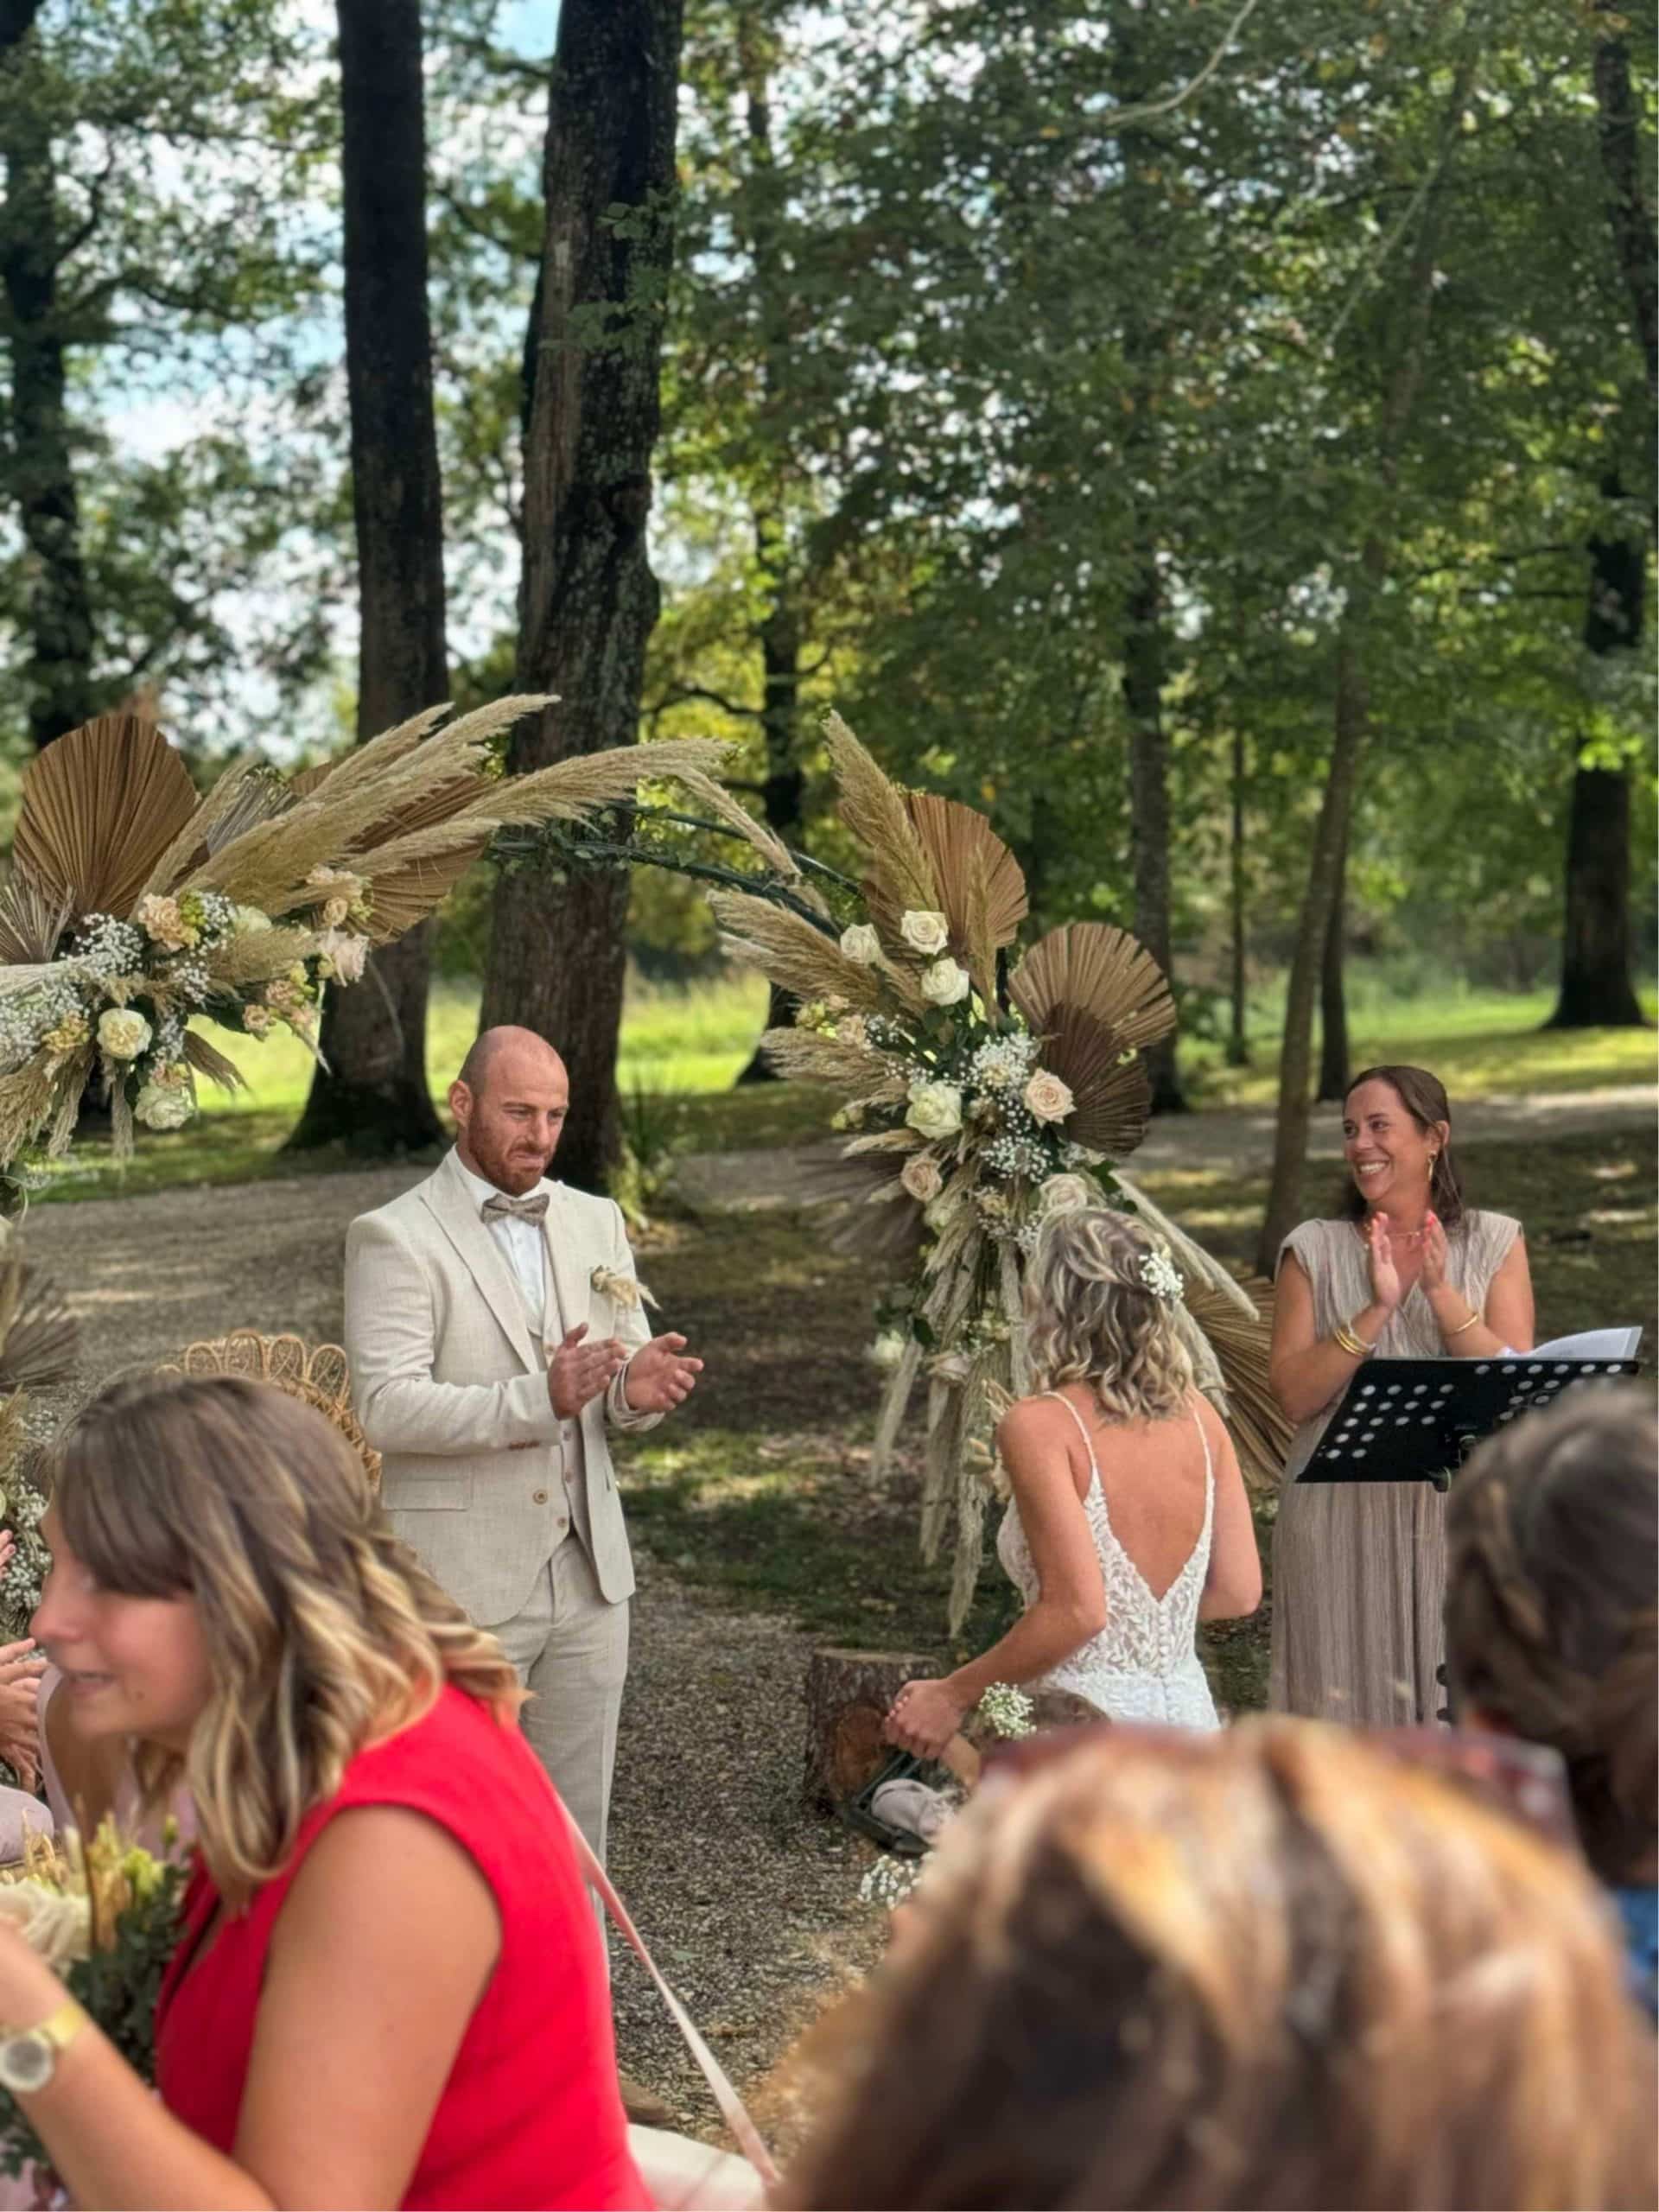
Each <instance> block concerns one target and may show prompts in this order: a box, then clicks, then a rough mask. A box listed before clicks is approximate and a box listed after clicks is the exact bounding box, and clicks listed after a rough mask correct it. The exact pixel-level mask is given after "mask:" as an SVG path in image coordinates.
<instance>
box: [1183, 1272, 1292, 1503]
mask: <svg viewBox="0 0 1659 2212" xmlns="http://www.w3.org/2000/svg"><path fill="white" fill-rule="evenodd" d="M1182 1281H1183V1284H1184V1285H1185V1291H1184V1295H1185V1301H1186V1310H1187V1312H1188V1313H1190V1314H1191V1315H1192V1319H1194V1320H1195V1321H1196V1322H1197V1323H1198V1326H1199V1328H1200V1329H1202V1330H1203V1332H1204V1333H1205V1336H1206V1337H1207V1338H1209V1340H1210V1345H1211V1350H1212V1351H1214V1353H1215V1355H1216V1359H1217V1364H1218V1365H1219V1367H1220V1369H1221V1379H1222V1383H1223V1385H1224V1389H1225V1390H1226V1393H1227V1427H1228V1431H1229V1433H1230V1435H1231V1437H1232V1440H1233V1444H1234V1447H1235V1449H1236V1451H1237V1453H1238V1463H1239V1465H1240V1466H1241V1467H1242V1468H1243V1471H1244V1474H1245V1476H1246V1478H1247V1479H1248V1480H1249V1482H1250V1484H1251V1485H1252V1486H1253V1487H1254V1488H1255V1489H1257V1490H1266V1491H1273V1490H1276V1489H1277V1488H1278V1486H1279V1483H1280V1481H1281V1478H1282V1476H1283V1474H1284V1471H1285V1458H1286V1454H1287V1452H1288V1451H1289V1449H1290V1442H1291V1439H1292V1437H1293V1436H1294V1433H1295V1430H1294V1427H1293V1425H1292V1423H1291V1422H1290V1421H1287V1419H1286V1418H1285V1415H1284V1414H1283V1413H1282V1412H1281V1409H1280V1406H1279V1402H1278V1400H1277V1399H1276V1398H1275V1397H1274V1395H1273V1391H1272V1389H1270V1387H1269V1385H1268V1347H1269V1344H1270V1343H1271V1341H1272V1336H1273V1323H1272V1319H1271V1315H1272V1306H1273V1286H1272V1284H1271V1283H1269V1282H1266V1281H1262V1279H1261V1278H1259V1277H1255V1278H1252V1279H1251V1280H1250V1281H1249V1282H1248V1283H1245V1284H1243V1285H1241V1287H1242V1288H1243V1290H1244V1291H1245V1292H1246V1294H1247V1295H1248V1296H1249V1297H1250V1299H1251V1300H1252V1301H1253V1302H1254V1304H1255V1306H1256V1308H1257V1311H1256V1313H1255V1315H1254V1317H1251V1316H1249V1315H1246V1314H1244V1313H1241V1312H1240V1311H1239V1308H1238V1306H1237V1304H1236V1301H1235V1300H1233V1299H1232V1298H1230V1296H1229V1295H1228V1294H1227V1293H1226V1292H1225V1291H1223V1290H1220V1289H1218V1288H1217V1287H1216V1285H1215V1284H1214V1283H1213V1282H1211V1281H1207V1280H1205V1279H1202V1278H1200V1277H1198V1276H1197V1275H1190V1274H1187V1273H1186V1272H1185V1269H1183V1270H1182Z"/></svg>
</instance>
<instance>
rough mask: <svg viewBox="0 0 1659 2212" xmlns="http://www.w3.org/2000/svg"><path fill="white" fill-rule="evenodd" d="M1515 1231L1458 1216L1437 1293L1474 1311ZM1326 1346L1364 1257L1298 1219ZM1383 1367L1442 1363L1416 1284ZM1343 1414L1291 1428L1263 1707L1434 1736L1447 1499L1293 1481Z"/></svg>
mask: <svg viewBox="0 0 1659 2212" xmlns="http://www.w3.org/2000/svg"><path fill="white" fill-rule="evenodd" d="M1520 1227H1521V1224H1520V1223H1519V1222H1517V1221H1513V1220H1511V1219H1510V1217H1509V1216H1508V1215H1507V1214H1501V1213H1465V1216H1464V1217H1463V1219H1462V1220H1461V1221H1460V1222H1459V1224H1458V1226H1457V1228H1456V1230H1453V1231H1452V1233H1451V1234H1450V1235H1449V1236H1448V1237H1447V1239H1446V1243H1447V1246H1448V1252H1447V1260H1446V1281H1448V1282H1450V1283H1452V1284H1453V1285H1455V1287H1457V1288H1458V1289H1459V1290H1460V1291H1461V1292H1462V1293H1463V1294H1464V1296H1465V1298H1466V1299H1467V1300H1468V1301H1469V1303H1470V1306H1471V1307H1472V1308H1473V1310H1474V1311H1475V1312H1477V1313H1478V1312H1480V1311H1481V1309H1482V1308H1483V1307H1484V1305H1485V1303H1486V1294H1487V1292H1488V1291H1489V1290H1490V1289H1491V1283H1492V1277H1493V1276H1494V1275H1495V1274H1497V1271H1498V1269H1499V1268H1500V1267H1501V1266H1502V1265H1503V1260H1504V1257H1505V1255H1506V1254H1507V1253H1508V1251H1509V1249H1510V1246H1511V1245H1512V1244H1513V1243H1514V1242H1515V1240H1516V1236H1517V1235H1518V1234H1519V1232H1520ZM1287 1252H1294V1254H1295V1255H1296V1257H1297V1258H1298V1259H1299V1260H1300V1262H1301V1263H1302V1266H1303V1268H1305V1270H1306V1274H1307V1279H1308V1281H1309V1282H1310V1283H1311V1284H1312V1285H1313V1326H1314V1330H1315V1332H1316V1333H1317V1334H1318V1335H1319V1336H1321V1337H1328V1336H1329V1335H1330V1334H1331V1332H1332V1329H1334V1328H1335V1327H1336V1325H1337V1324H1338V1322H1339V1321H1345V1320H1347V1319H1349V1318H1350V1317H1351V1315H1352V1314H1354V1313H1358V1312H1359V1311H1360V1309H1361V1308H1362V1307H1363V1306H1369V1305H1370V1299H1371V1288H1370V1270H1369V1268H1368V1266H1367V1263H1366V1257H1365V1246H1364V1243H1363V1240H1362V1238H1361V1237H1360V1236H1359V1235H1358V1234H1357V1231H1356V1229H1355V1226H1354V1224H1352V1223H1351V1222H1349V1221H1305V1222H1304V1223H1303V1224H1301V1226H1300V1229H1294V1230H1292V1231H1291V1233H1290V1235H1289V1236H1287V1237H1286V1239H1285V1241H1284V1243H1283V1245H1282V1246H1281V1249H1280V1255H1279V1258H1280V1264H1281V1266H1282V1265H1283V1263H1284V1256H1285V1254H1286V1253H1287ZM1376 1348H1377V1351H1378V1353H1379V1355H1380V1356H1381V1357H1383V1358H1385V1359H1440V1358H1443V1357H1446V1347H1445V1345H1444V1344H1442V1343H1441V1341H1440V1330H1439V1328H1438V1327H1437V1326H1436V1325H1435V1321H1434V1314H1433V1308H1432V1307H1431V1306H1430V1305H1429V1302H1428V1300H1427V1296H1426V1295H1425V1294H1424V1293H1423V1291H1422V1289H1421V1286H1420V1285H1417V1284H1413V1286H1412V1288H1411V1292H1410V1294H1409V1295H1408V1297H1407V1298H1406V1299H1404V1300H1402V1303H1401V1305H1400V1306H1399V1308H1398V1309H1397V1311H1396V1312H1395V1313H1394V1314H1393V1315H1392V1316H1391V1318H1390V1319H1389V1325H1388V1326H1387V1328H1386V1329H1384V1330H1383V1334H1382V1335H1381V1337H1380V1338H1378V1339H1377V1347H1376ZM1339 1402H1340V1394H1338V1398H1336V1399H1333V1400H1332V1402H1331V1404H1330V1405H1328V1406H1327V1407H1325V1409H1324V1411H1323V1412H1322V1413H1319V1414H1314V1416H1313V1419H1312V1420H1311V1421H1304V1422H1303V1423H1302V1425H1301V1427H1300V1428H1299V1429H1298V1430H1297V1432H1296V1434H1295V1437H1294V1440H1293V1442H1292V1445H1291V1448H1290V1456H1289V1458H1288V1459H1287V1461H1286V1463H1285V1484H1284V1489H1283V1491H1281V1494H1280V1499H1279V1520H1278V1526H1277V1529H1276V1530H1275V1532H1274V1543H1273V1669H1272V1678H1271V1682H1270V1686H1269V1689H1268V1703H1269V1705H1270V1706H1271V1707H1272V1708H1273V1710H1274V1712H1275V1713H1303V1714H1306V1715H1307V1716H1309V1717H1311V1718H1313V1719H1319V1720H1340V1721H1344V1722H1346V1723H1348V1724H1349V1725H1351V1726H1367V1727H1395V1728H1399V1727H1412V1726H1429V1725H1432V1724H1433V1721H1434V1719H1435V1718H1436V1716H1437V1714H1438V1713H1439V1711H1440V1707H1442V1706H1443V1705H1444V1704H1445V1703H1446V1691H1445V1688H1443V1687H1442V1685H1441V1684H1440V1681H1438V1679H1437V1676H1436V1670H1437V1669H1438V1668H1439V1666H1440V1662H1441V1660H1442V1658H1443V1657H1444V1656H1445V1651H1446V1645H1445V1639H1444V1631H1443V1628H1442V1624H1441V1618H1440V1609H1441V1606H1442V1604H1443V1602H1444V1599H1445V1594H1446V1497H1445V1495H1444V1493H1443V1492H1441V1491H1437V1490H1436V1489H1435V1488H1434V1485H1433V1484H1432V1483H1427V1482H1425V1483H1299V1482H1298V1481H1297V1480H1296V1477H1297V1476H1298V1475H1299V1474H1300V1471H1301V1470H1302V1468H1303V1467H1305V1466H1306V1464H1307V1462H1308V1460H1309V1459H1311V1458H1312V1457H1313V1450H1314V1447H1315V1446H1316V1445H1317V1444H1318V1443H1319V1439H1320V1437H1321V1436H1322V1435H1323V1434H1324V1433H1325V1424H1326V1422H1327V1421H1329V1420H1330V1418H1331V1416H1332V1413H1334V1412H1335V1410H1336V1408H1337V1405H1338V1403H1339Z"/></svg>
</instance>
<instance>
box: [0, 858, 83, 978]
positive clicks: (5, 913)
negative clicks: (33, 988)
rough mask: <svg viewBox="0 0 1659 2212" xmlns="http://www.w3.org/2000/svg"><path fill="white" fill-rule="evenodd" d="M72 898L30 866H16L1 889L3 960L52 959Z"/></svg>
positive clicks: (0, 956) (25, 962) (0, 950)
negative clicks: (31, 871)
mask: <svg viewBox="0 0 1659 2212" xmlns="http://www.w3.org/2000/svg"><path fill="white" fill-rule="evenodd" d="M71 903H72V902H71V901H70V900H69V899H67V898H66V897H65V896H64V894H63V893H61V892H59V891H53V890H49V889H48V887H47V886H46V885H45V884H43V883H41V882H40V881H39V880H37V879H36V878H35V876H32V875H31V874H29V871H28V869H27V868H18V867H17V866H16V865H15V864H14V865H13V868H12V870H11V873H10V875H8V877H7V878H6V882H5V887H4V888H3V890H0V962H4V963H7V964H8V965H13V966H17V967H23V968H28V967H34V966H36V965H37V964H39V963H43V962H47V961H49V960H50V959H51V957H52V956H53V954H54V952H55V951H56V950H57V949H58V940H59V938H60V937H61V936H62V935H63V932H64V929H65V926H66V925H67V922H68V919H69V910H70V906H71Z"/></svg>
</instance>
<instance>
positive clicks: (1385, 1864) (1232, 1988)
mask: <svg viewBox="0 0 1659 2212" xmlns="http://www.w3.org/2000/svg"><path fill="white" fill-rule="evenodd" d="M1013 1764H1014V1767H1015V1769H1016V1772H1015V1774H1014V1777H1013V1778H1012V1779H1007V1778H1004V1779H1001V1780H998V1779H997V1778H996V1777H995V1771H994V1772H993V1776H992V1777H991V1778H990V1779H988V1783H987V1784H986V1786H985V1787H984V1788H982V1789H981V1790H980V1792H979V1793H978V1794H977V1795H976V1797H975V1798H974V1799H973V1800H972V1801H970V1802H969V1805H968V1806H967V1808H965V1810H964V1811H963V1813H961V1814H960V1815H958V1817H957V1820H956V1821H953V1822H952V1824H951V1827H950V1831H949V1833H948V1834H947V1835H946V1836H945V1838H944V1840H943V1841H942V1843H941V1844H940V1846H939V1847H938V1850H937V1852H936V1853H935V1854H934V1857H933V1859H932V1861H931V1863H930V1867H929V1871H928V1872H927V1875H926V1876H925V1879H924V1881H923V1883H922V1885H921V1886H920V1888H919V1889H918V1891H917V1892H916V1895H915V1897H914V1899H913V1900H912V1903H911V1904H910V1905H909V1906H907V1907H906V1919H907V1922H908V1925H907V1926H906V1928H905V1929H904V1930H903V1933H902V1940H895V1943H894V1946H893V1951H892V1953H891V1954H890V1955H889V1957H888V1959H887V1961H886V1962H885V1963H884V1964H883V1966H882V1967H881V1968H880V1971H879V1972H878V1973H877V1974H875V1975H874V1977H872V1979H871V1980H869V1981H868V1982H867V1983H866V1984H864V1985H863V1986H862V1987H861V1990H859V1991H858V1992H856V1993H855V1994H854V1995H853V1997H852V1998H851V1999H848V2000H845V2001H844V2002H843V2003H842V2005H840V2006H838V2007H837V2008H836V2010H835V2012H832V2013H831V2014H829V2016H827V2017H826V2018H825V2020H824V2021H823V2023H822V2024H821V2025H820V2026H819V2027H818V2028H817V2029H816V2030H815V2031H812V2033H811V2034H810V2036H809V2038H808V2041H807V2044H806V2045H805V2046H804V2053H803V2056H804V2060H805V2061H806V2062H807V2063H808V2064H809V2066H810V2071H809V2072H808V2073H807V2074H806V2076H805V2080H804V2082H803V2083H802V2088H803V2089H804V2091H805V2092H806V2093H807V2094H810V2097H811V2099H812V2101H811V2102H810V2104H809V2105H808V2107H807V2108H808V2109H809V2110H810V2111H813V2112H815V2113H817V2114H818V2115H821V2117H819V2118H818V2120H817V2124H816V2126H815V2127H814V2130H813V2133H811V2135H810V2137H809V2139H808V2140H807V2141H806V2143H805V2144H804V2146H803V2148H802V2150H801V2151H800V2152H799V2153H798V2156H797V2158H796V2159H795V2161H794V2163H793V2164H792V2165H791V2168H790V2170H789V2171H787V2172H786V2173H785V2176H784V2180H783V2185H782V2187H781V2189H780V2190H779V2191H778V2192H777V2193H776V2194H775V2195H774V2197H773V2200H772V2201H773V2202H774V2203H776V2204H778V2205H779V2206H780V2207H791V2206H793V2207H798V2208H802V2207H810V2208H816V2207H823V2208H826V2212H827V2208H830V2207H835V2208H838V2212H858V2208H863V2207H873V2206H900V2207H912V2208H919V2207H931V2206H963V2205H993V2204H1020V2205H1029V2206H1039V2207H1041V2206H1085V2205H1086V2206H1091V2207H1096V2208H1114V2207H1116V2208H1141V2207H1154V2206H1160V2207H1168V2206H1173V2205H1181V2206H1189V2207H1190V2206H1199V2205H1219V2206H1230V2207H1234V2208H1242V2207H1245V2206H1266V2205H1272V2206H1276V2207H1279V2208H1281V2212H1314V2208H1324V2207H1327V2206H1332V2205H1349V2206H1360V2205H1390V2206H1394V2207H1396V2208H1399V2212H1428V2208H1439V2207H1442V2206H1446V2205H1458V2206H1461V2207H1464V2208H1466V2209H1467V2212H1510V2208H1513V2207H1516V2206H1530V2207H1545V2206H1551V2205H1564V2204H1570V2205H1576V2206H1579V2207H1582V2208H1592V2212H1593V2208H1612V2207H1623V2206H1635V2205H1640V2204H1651V2203H1652V2202H1654V2183H1655V2174H1654V2134H1653V2125H1652V2113H1653V2042H1652V2037H1650V2035H1649V2033H1648V2031H1647V2029H1646V2025H1645V2024H1644V2023H1643V2021H1642V2020H1641V2018H1640V2017H1639V2015H1638V2013H1637V2009H1636V2007H1635V2005H1633V2004H1632V2003H1631V2002H1630V1999H1629V1997H1628V1996H1627V1994H1626V1993H1625V1989H1624V1979H1623V1962H1622V1960H1621V1958H1620V1955H1619V1953H1618V1947H1617V1944H1616V1942H1615V1940H1614V1937H1613V1936H1612V1933H1611V1929H1610V1926H1609V1923H1608V1920H1607V1916H1606V1915H1605V1910H1604V1907H1603V1905H1602V1903H1601V1899H1600V1897H1599V1894H1598V1892H1597V1891H1596V1888H1595V1885H1594V1884H1593V1883H1592V1880H1591V1879H1590V1878H1589V1876H1588V1875H1587V1873H1586V1871H1585V1869H1584V1868H1583V1867H1582V1866H1580V1865H1579V1864H1578V1863H1577V1862H1576V1860H1574V1859H1573V1858H1571V1857H1569V1856H1568V1854H1567V1853H1565V1852H1563V1851H1562V1850H1560V1848H1559V1847H1557V1846H1556V1845H1555V1844H1554V1843H1553V1842H1552V1841H1550V1840H1548V1838H1546V1837H1545V1836H1543V1835H1542V1834H1538V1833H1535V1832H1534V1831H1533V1830H1531V1829H1529V1828H1528V1827H1523V1826H1522V1824H1521V1823H1520V1822H1519V1821H1516V1820H1515V1819H1514V1818H1513V1817H1511V1816H1510V1815H1507V1814H1505V1813H1503V1812H1501V1811H1499V1810H1497V1809H1496V1808H1493V1807H1491V1806H1490V1805H1488V1804H1486V1803H1484V1802H1478V1800H1477V1799H1475V1798H1474V1797H1472V1796H1471V1795H1470V1794H1469V1793H1468V1790H1467V1789H1466V1788H1465V1786H1462V1785H1459V1783H1454V1782H1452V1781H1449V1780H1446V1779H1445V1778H1443V1777H1441V1776H1440V1774H1439V1773H1436V1772H1434V1771H1433V1770H1428V1769H1425V1768H1423V1767H1419V1766H1414V1765H1413V1764H1411V1763H1410V1762H1408V1761H1406V1760H1402V1759H1401V1758H1399V1757H1398V1756H1397V1755H1396V1756H1393V1757H1390V1756H1387V1755H1385V1754H1384V1753H1383V1751H1380V1750H1378V1749H1374V1748H1371V1747H1370V1746H1368V1745H1366V1744H1365V1742H1364V1741H1363V1738H1357V1737H1355V1736H1353V1735H1351V1734H1350V1733H1349V1732H1346V1731H1344V1730H1339V1729H1336V1728H1330V1727H1325V1726H1321V1725H1319V1724H1318V1723H1314V1722H1307V1721H1294V1720H1286V1719H1271V1720H1268V1719H1262V1720H1256V1721H1246V1722H1243V1723H1242V1724H1240V1725H1239V1726H1235V1727H1233V1728H1230V1729H1228V1730H1226V1731H1224V1732H1220V1733H1217V1734H1214V1735H1198V1734H1192V1735H1191V1736H1183V1735H1182V1734H1181V1733H1180V1732H1176V1731H1171V1732H1157V1731H1152V1730H1140V1729H1126V1730H1115V1731H1110V1732H1107V1731H1090V1732H1089V1733H1088V1734H1087V1735H1084V1736H1083V1737H1081V1738H1077V1739H1074V1747H1073V1748H1071V1749H1063V1750H1061V1751H1058V1753H1057V1754H1055V1755H1051V1756H1049V1757H1048V1758H1046V1759H1045V1760H1043V1761H1042V1762H1041V1763H1039V1764H1031V1763H1029V1762H1028V1763H1027V1770H1026V1771H1025V1772H1024V1773H1023V1774H1021V1773H1019V1772H1018V1771H1017V1769H1018V1768H1019V1766H1020V1764H1021V1761H1020V1754H1018V1753H1016V1754H1015V1757H1014V1761H1013ZM797 2078H798V2080H799V2079H800V2076H799V2075H798V2077H797ZM1590 2113H1593V2114H1594V2115H1595V2118H1594V2120H1593V2123H1591V2122H1589V2121H1588V2120H1587V2118H1586V2115H1588V2114H1590Z"/></svg>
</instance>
